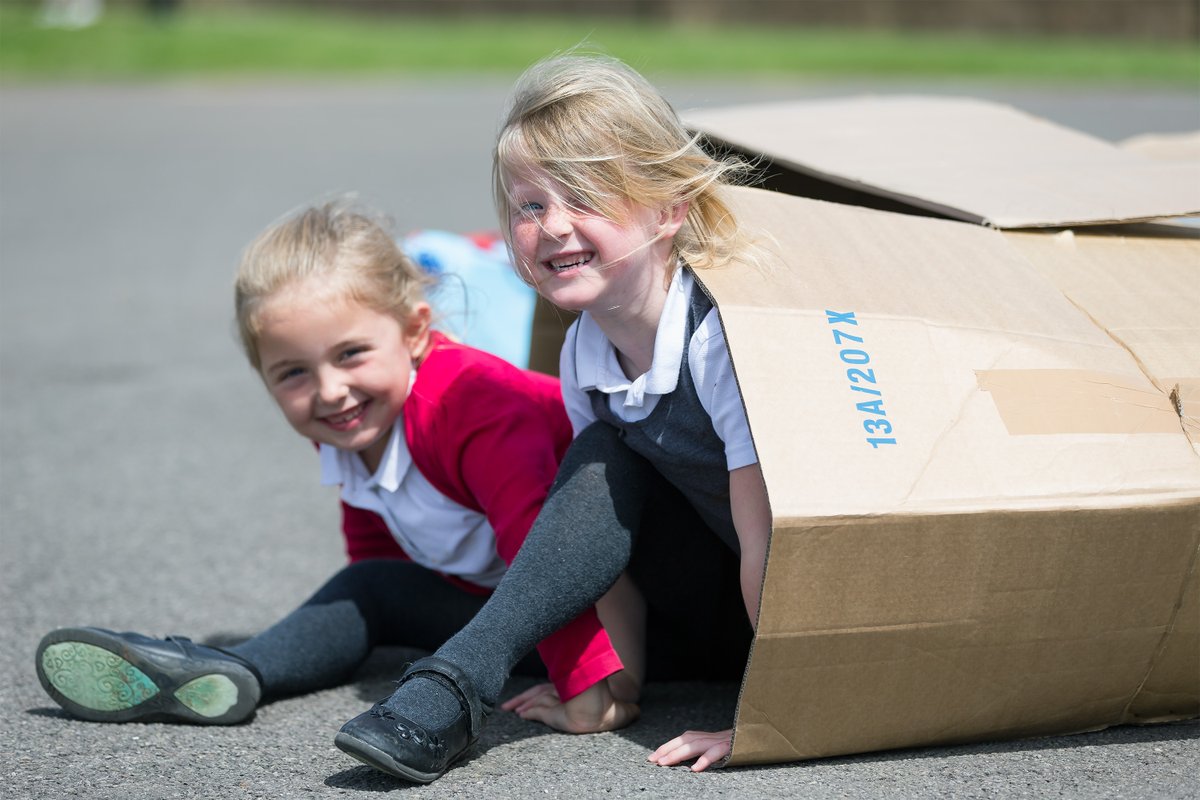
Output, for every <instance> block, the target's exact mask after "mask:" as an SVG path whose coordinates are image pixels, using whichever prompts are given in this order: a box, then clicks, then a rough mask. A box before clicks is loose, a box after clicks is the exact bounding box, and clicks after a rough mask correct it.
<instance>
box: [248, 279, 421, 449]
mask: <svg viewBox="0 0 1200 800" xmlns="http://www.w3.org/2000/svg"><path fill="white" fill-rule="evenodd" d="M259 313H260V317H259V322H260V326H261V333H260V334H259V337H258V350H259V355H260V357H261V359H262V376H263V380H264V381H265V382H266V385H267V389H268V391H270V393H271V397H272V399H274V400H275V402H276V404H277V405H278V406H279V409H280V410H281V411H283V415H284V417H286V418H287V421H288V422H289V423H290V424H291V426H292V427H293V428H295V430H296V432H297V433H299V434H300V435H301V436H304V437H307V438H309V439H312V440H313V441H316V442H320V443H322V444H328V445H332V446H334V447H337V448H339V449H341V450H350V451H356V452H358V453H359V454H360V456H361V457H362V459H363V463H364V464H365V465H366V466H367V468H368V469H370V470H372V471H373V470H374V469H375V468H376V467H377V466H378V465H379V461H380V459H381V458H382V457H383V452H384V450H386V449H387V442H388V434H389V433H390V432H391V428H392V425H393V423H395V421H396V418H397V417H398V416H399V415H400V412H401V410H402V409H403V407H404V401H405V400H406V399H408V390H409V382H410V380H411V376H412V372H413V369H414V367H413V355H414V352H416V353H419V352H420V351H421V349H422V346H423V345H424V343H425V341H426V339H427V336H428V334H427V324H428V320H429V314H430V311H429V306H428V305H426V304H424V303H422V304H420V305H419V306H418V307H417V308H416V309H414V311H413V314H412V316H411V318H410V321H409V323H408V325H407V328H408V330H406V329H405V327H406V326H402V325H401V324H400V322H398V321H397V320H396V319H395V318H394V317H392V316H390V315H388V314H382V313H380V312H378V311H375V310H374V309H371V308H368V307H366V306H363V305H361V304H359V303H357V302H355V301H353V300H349V299H345V298H339V297H336V296H331V295H330V293H329V292H327V291H324V292H323V291H306V285H305V284H304V283H301V284H299V285H296V286H289V287H285V288H284V289H283V290H281V291H280V292H278V293H276V294H275V295H273V296H272V297H270V298H268V299H267V301H266V302H265V303H264V304H263V307H262V309H261V311H260V312H259Z"/></svg>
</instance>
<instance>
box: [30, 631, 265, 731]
mask: <svg viewBox="0 0 1200 800" xmlns="http://www.w3.org/2000/svg"><path fill="white" fill-rule="evenodd" d="M36 661H37V674H38V680H39V681H41V684H42V688H44V689H45V690H46V692H47V694H49V695H50V697H51V698H53V699H54V701H55V702H56V703H58V704H59V705H60V706H62V707H63V708H64V709H65V710H66V711H68V712H69V713H71V714H72V715H74V716H77V717H80V718H82V719H87V720H92V721H95V722H135V721H136V722H190V723H195V724H200V725H232V724H234V723H237V722H241V721H243V720H245V719H246V718H247V717H249V716H250V715H251V714H253V713H254V709H255V708H257V706H258V701H259V699H260V694H261V690H260V688H259V686H258V680H257V679H256V678H254V677H253V676H252V675H251V674H250V673H249V671H248V670H246V669H245V668H243V667H240V666H239V665H237V664H236V663H234V662H231V661H224V660H221V659H204V658H184V657H182V656H179V657H174V656H172V655H170V654H163V653H157V652H153V651H148V650H142V649H141V648H139V647H138V646H137V644H136V643H131V642H129V641H126V640H125V639H122V638H121V637H120V636H117V635H116V634H113V633H109V632H107V631H103V630H99V629H91V628H64V629H61V630H57V631H52V632H51V633H49V634H47V635H46V637H45V638H43V639H42V642H41V644H39V645H38V650H37V659H36Z"/></svg>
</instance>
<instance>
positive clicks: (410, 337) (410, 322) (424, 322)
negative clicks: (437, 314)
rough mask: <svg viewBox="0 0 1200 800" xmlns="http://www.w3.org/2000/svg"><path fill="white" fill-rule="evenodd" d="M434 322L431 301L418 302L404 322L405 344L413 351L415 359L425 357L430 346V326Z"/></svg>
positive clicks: (418, 359)
mask: <svg viewBox="0 0 1200 800" xmlns="http://www.w3.org/2000/svg"><path fill="white" fill-rule="evenodd" d="M432 323H433V309H432V308H430V307H429V303H424V302H422V303H417V304H416V305H415V306H413V308H412V311H411V312H409V315H408V319H407V320H405V322H404V345H405V346H406V347H407V348H408V351H409V352H410V353H412V357H413V361H420V360H421V359H422V358H424V357H425V349H426V348H427V347H428V346H429V328H430V325H431V324H432Z"/></svg>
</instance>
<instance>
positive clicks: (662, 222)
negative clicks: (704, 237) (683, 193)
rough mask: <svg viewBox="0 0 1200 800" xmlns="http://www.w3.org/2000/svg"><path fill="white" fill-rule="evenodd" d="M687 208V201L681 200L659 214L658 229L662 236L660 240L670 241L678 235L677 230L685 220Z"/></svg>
mask: <svg viewBox="0 0 1200 800" xmlns="http://www.w3.org/2000/svg"><path fill="white" fill-rule="evenodd" d="M689 206H690V204H689V203H688V201H687V200H681V201H680V202H678V203H675V204H674V205H669V206H667V207H666V208H664V209H663V210H662V211H660V212H659V217H658V229H659V232H660V233H661V234H662V238H664V239H670V238H671V237H672V236H674V235H675V234H677V233H679V229H680V228H682V227H683V223H684V220H686V219H687V214H688V208H689Z"/></svg>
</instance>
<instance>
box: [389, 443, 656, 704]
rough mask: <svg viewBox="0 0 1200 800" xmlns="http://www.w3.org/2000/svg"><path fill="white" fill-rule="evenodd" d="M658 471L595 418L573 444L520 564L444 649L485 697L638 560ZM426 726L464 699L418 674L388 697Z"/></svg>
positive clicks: (488, 700) (495, 693) (489, 701)
mask: <svg viewBox="0 0 1200 800" xmlns="http://www.w3.org/2000/svg"><path fill="white" fill-rule="evenodd" d="M656 478H657V473H656V472H655V471H654V469H653V467H651V466H650V464H649V463H648V462H647V461H645V460H644V459H643V458H641V457H640V456H638V455H636V454H635V453H633V452H632V451H631V450H629V448H628V447H626V446H625V444H624V443H623V442H622V441H621V439H620V437H619V435H618V433H617V431H616V430H615V429H614V428H612V427H610V426H608V425H605V424H603V423H594V424H592V425H591V426H590V427H588V428H587V429H586V430H584V431H583V432H582V433H581V434H580V435H579V436H578V437H577V438H576V439H575V441H574V442H573V443H572V444H571V447H570V449H569V450H568V451H567V455H566V457H565V459H564V461H563V464H562V466H561V467H560V469H559V473H558V477H557V478H556V479H555V482H554V485H553V486H552V487H551V489H550V493H549V495H548V496H547V498H546V502H545V504H544V505H543V507H542V511H541V513H540V514H539V515H538V518H537V520H536V521H535V522H534V524H533V528H532V529H531V530H530V532H529V536H528V537H527V538H526V540H525V543H524V544H523V545H522V547H521V550H520V552H519V553H518V554H517V557H516V558H515V559H514V560H513V563H512V567H511V568H510V569H509V571H508V572H507V574H505V576H504V579H503V580H502V581H501V582H500V585H499V586H498V587H497V588H496V591H495V593H494V594H493V595H492V596H491V598H489V599H488V602H487V603H486V604H485V605H484V607H483V608H482V609H481V610H480V612H479V613H478V614H477V615H476V616H475V618H474V619H472V620H471V622H470V623H469V624H468V625H467V626H466V627H465V628H463V629H462V630H461V631H459V632H458V633H457V634H455V635H454V636H453V637H451V638H450V640H449V641H447V642H446V644H445V645H444V646H442V647H441V648H440V649H439V650H438V651H437V654H436V655H437V656H438V657H440V658H442V659H445V660H446V661H449V662H451V663H453V664H454V665H456V666H457V667H458V668H459V669H461V670H462V671H463V672H464V673H465V674H466V675H467V676H468V677H469V678H470V680H471V681H472V683H473V684H474V687H475V689H476V691H478V693H479V696H480V697H481V698H482V700H483V702H484V703H486V704H488V705H492V704H494V703H495V702H496V699H497V698H498V697H499V694H500V691H501V690H502V689H503V687H504V682H505V680H506V679H507V677H508V675H509V672H510V671H511V669H512V667H513V665H514V664H515V663H517V661H518V660H519V659H520V658H521V656H522V655H524V654H525V653H527V652H528V651H529V650H531V649H532V648H533V647H534V646H535V645H536V644H537V643H538V642H539V641H541V640H542V639H544V638H545V637H546V636H548V635H550V634H551V633H553V632H554V631H556V630H558V629H559V628H561V627H562V626H563V625H565V624H566V623H567V622H570V621H571V620H572V619H574V618H575V617H576V616H578V615H579V614H580V613H581V612H583V611H584V610H586V609H587V608H588V607H590V606H591V605H593V604H594V603H595V602H596V600H597V599H599V598H600V596H601V595H603V594H604V592H605V591H607V590H608V588H609V587H610V586H611V585H612V584H613V582H614V581H616V579H617V577H618V576H619V575H620V574H621V571H622V570H624V569H625V565H626V563H627V562H628V561H629V555H630V552H631V550H632V546H633V542H634V539H635V536H636V530H637V526H638V521H639V520H640V518H641V512H642V508H643V506H644V505H645V502H646V498H647V491H648V487H650V486H652V485H653V483H654V481H655V479H656ZM384 705H385V706H387V707H388V708H390V709H393V710H395V711H396V712H399V713H402V714H403V715H405V716H406V717H408V718H409V719H412V720H413V721H415V722H418V723H420V724H426V725H431V726H434V727H438V726H442V725H445V724H448V723H449V722H450V721H451V720H452V719H454V717H455V716H456V715H457V714H458V713H459V703H458V701H457V700H456V699H455V697H454V696H453V694H452V693H451V692H449V691H448V690H447V689H445V688H444V687H443V686H440V685H439V684H438V683H436V682H434V681H432V680H429V679H424V678H415V679H413V680H410V681H408V682H406V683H404V684H402V685H401V686H400V687H399V688H398V689H397V691H396V693H395V694H394V695H393V696H392V697H391V698H389V699H388V700H387V701H385V703H384Z"/></svg>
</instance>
